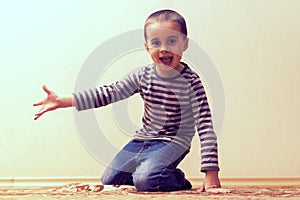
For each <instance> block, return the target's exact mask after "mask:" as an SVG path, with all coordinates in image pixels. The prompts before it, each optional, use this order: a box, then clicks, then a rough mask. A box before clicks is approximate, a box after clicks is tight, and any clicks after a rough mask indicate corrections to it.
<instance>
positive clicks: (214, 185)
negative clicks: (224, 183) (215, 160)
mask: <svg viewBox="0 0 300 200" xmlns="http://www.w3.org/2000/svg"><path fill="white" fill-rule="evenodd" d="M200 192H208V193H214V194H218V193H230V192H231V191H230V190H228V189H224V188H221V183H220V180H219V177H218V172H217V171H207V172H206V176H205V179H204V181H203V184H202V186H201V188H200Z"/></svg>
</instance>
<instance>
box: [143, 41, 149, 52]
mask: <svg viewBox="0 0 300 200" xmlns="http://www.w3.org/2000/svg"><path fill="white" fill-rule="evenodd" d="M144 46H145V48H146V50H147V52H148V53H149V46H148V44H147V42H145V43H144Z"/></svg>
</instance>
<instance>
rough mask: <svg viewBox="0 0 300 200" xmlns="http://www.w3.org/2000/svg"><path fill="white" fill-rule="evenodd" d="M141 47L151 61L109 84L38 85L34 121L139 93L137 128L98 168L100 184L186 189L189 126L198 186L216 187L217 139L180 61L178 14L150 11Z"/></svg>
mask: <svg viewBox="0 0 300 200" xmlns="http://www.w3.org/2000/svg"><path fill="white" fill-rule="evenodd" d="M144 35H145V48H146V50H147V52H148V53H149V54H150V56H151V58H152V60H153V62H154V63H153V64H149V65H147V66H144V67H143V68H141V69H139V70H137V71H135V72H133V73H131V74H129V75H127V76H126V77H124V78H123V79H122V80H120V81H118V82H116V83H113V84H111V85H109V86H101V87H98V88H95V89H90V90H86V91H83V92H78V93H74V94H73V96H72V97H67V98H61V97H58V96H57V95H56V94H55V93H54V92H52V91H50V90H49V89H48V88H46V86H43V89H44V91H45V92H46V93H47V95H48V96H47V98H46V99H45V100H43V101H41V102H40V103H37V104H34V106H39V105H42V108H41V110H40V111H39V112H38V113H37V114H36V115H35V120H36V119H38V118H39V117H40V116H41V115H43V114H44V113H45V112H48V111H51V110H55V109H57V108H65V107H71V106H75V107H76V109H77V110H78V111H81V110H86V109H91V108H97V107H101V106H105V105H108V104H110V103H114V102H116V101H120V100H122V99H125V98H128V97H130V96H131V95H133V94H135V93H139V94H140V96H141V98H142V99H143V101H144V116H143V119H142V122H143V126H142V127H141V128H140V129H139V130H137V131H136V134H135V135H134V137H133V139H132V140H131V141H130V142H129V143H128V144H127V145H126V146H125V147H124V148H123V149H122V150H121V151H120V152H119V153H118V154H117V155H116V157H115V158H114V159H113V161H112V162H111V163H110V165H109V166H108V167H107V169H106V170H105V171H104V173H103V176H102V178H101V181H102V183H103V184H106V185H134V186H135V187H136V189H137V190H138V191H176V190H184V189H191V188H192V185H191V183H190V182H189V181H188V180H187V179H186V178H185V175H184V173H183V172H182V171H181V170H180V169H178V168H177V166H178V164H179V163H180V162H181V161H182V160H183V158H184V157H185V155H186V154H187V153H188V152H189V149H190V145H191V141H192V138H193V136H194V135H195V129H196V131H197V133H198V135H199V138H200V142H201V158H202V162H201V171H202V172H205V174H206V176H205V179H204V182H203V185H202V188H201V191H205V190H207V189H208V188H220V187H221V185H220V181H219V178H218V171H219V167H218V152H217V137H216V135H215V133H214V130H213V125H212V119H211V112H210V109H209V106H208V102H207V98H206V94H205V91H204V87H203V85H202V83H201V81H200V78H199V77H198V75H197V74H196V73H195V72H193V71H192V70H191V69H190V68H189V67H188V65H187V64H185V63H183V62H181V57H182V54H183V52H184V51H185V50H186V49H187V48H188V42H189V41H188V38H187V28H186V23H185V20H184V18H183V17H182V16H181V15H180V14H178V13H177V12H175V11H172V10H160V11H157V12H155V13H153V14H151V15H150V16H149V17H148V18H147V20H146V23H145V26H144Z"/></svg>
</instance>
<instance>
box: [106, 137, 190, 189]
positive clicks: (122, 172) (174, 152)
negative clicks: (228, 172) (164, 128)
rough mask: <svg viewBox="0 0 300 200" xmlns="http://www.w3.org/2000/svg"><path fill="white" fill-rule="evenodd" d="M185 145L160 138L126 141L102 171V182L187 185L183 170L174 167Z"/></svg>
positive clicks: (146, 186) (142, 186)
mask: <svg viewBox="0 0 300 200" xmlns="http://www.w3.org/2000/svg"><path fill="white" fill-rule="evenodd" d="M188 152H189V150H188V149H184V148H183V147H181V145H178V144H176V143H173V142H168V141H162V140H154V141H153V140H150V141H149V140H148V141H138V140H133V141H130V142H129V143H128V144H127V145H126V146H125V147H124V148H123V149H122V150H121V151H120V152H119V153H118V154H117V155H116V157H115V158H114V159H113V161H112V162H111V163H110V165H109V166H108V167H107V168H106V170H105V171H104V173H103V175H102V177H101V181H102V183H103V184H105V185H134V186H135V187H136V189H137V190H138V191H176V190H183V189H191V188H192V185H191V184H190V182H189V181H188V180H186V179H185V176H184V173H183V172H182V171H181V170H180V169H178V168H176V167H177V165H178V164H179V163H180V162H181V161H182V160H183V158H184V157H185V156H186V154H187V153H188Z"/></svg>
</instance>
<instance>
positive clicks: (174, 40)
mask: <svg viewBox="0 0 300 200" xmlns="http://www.w3.org/2000/svg"><path fill="white" fill-rule="evenodd" d="M176 42H177V39H176V38H170V39H168V45H170V46H173V45H175V44H176Z"/></svg>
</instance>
